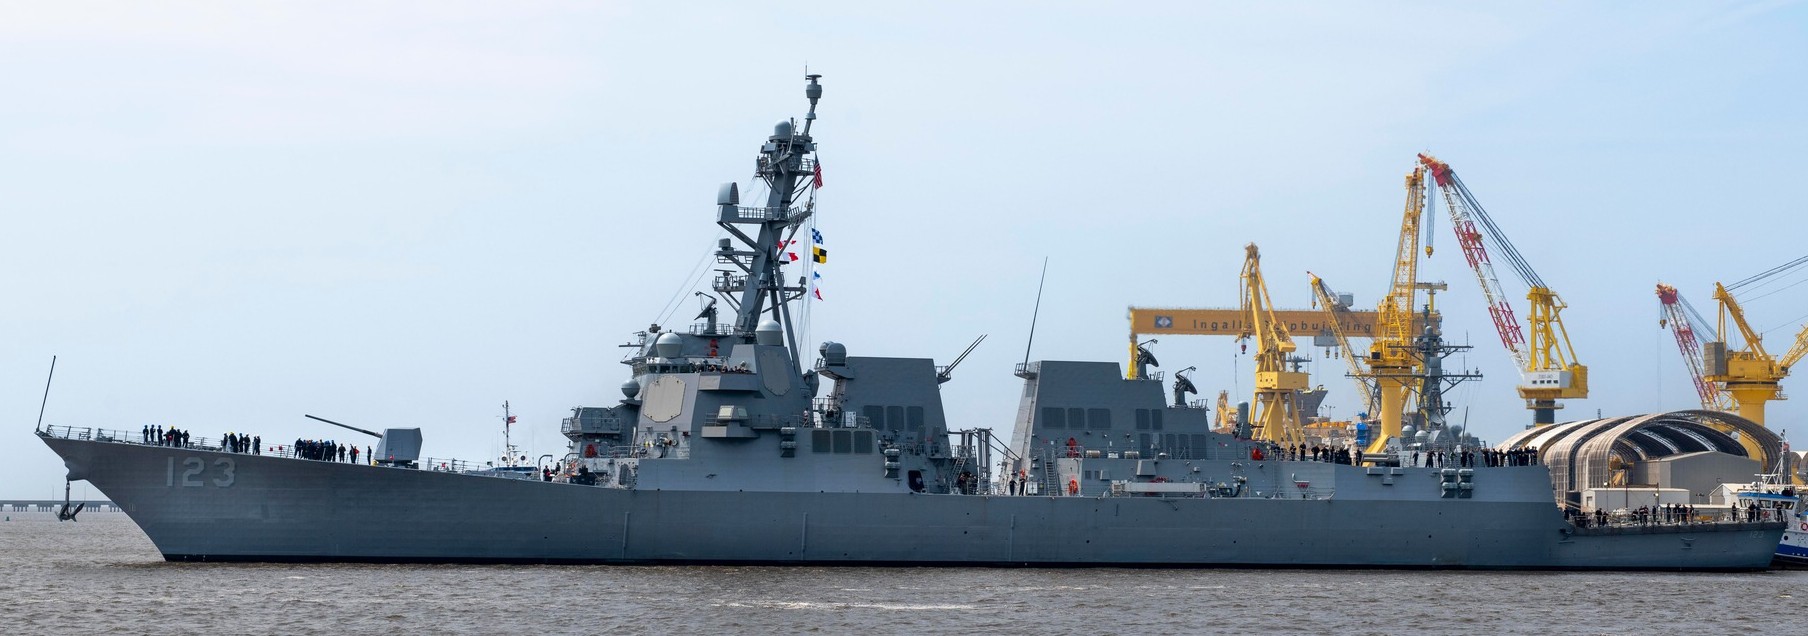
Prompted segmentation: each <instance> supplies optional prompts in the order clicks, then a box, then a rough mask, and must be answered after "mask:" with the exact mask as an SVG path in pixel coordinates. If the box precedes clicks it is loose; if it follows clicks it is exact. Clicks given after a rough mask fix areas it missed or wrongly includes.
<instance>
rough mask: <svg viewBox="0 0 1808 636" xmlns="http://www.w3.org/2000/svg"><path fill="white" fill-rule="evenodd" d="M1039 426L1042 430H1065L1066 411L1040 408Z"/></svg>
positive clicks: (1050, 407) (1049, 407)
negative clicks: (1040, 425)
mask: <svg viewBox="0 0 1808 636" xmlns="http://www.w3.org/2000/svg"><path fill="white" fill-rule="evenodd" d="M1041 424H1042V428H1048V429H1062V428H1067V410H1066V409H1058V408H1055V407H1052V406H1045V407H1042V422H1041Z"/></svg>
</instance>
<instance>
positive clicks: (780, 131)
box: [772, 119, 791, 137]
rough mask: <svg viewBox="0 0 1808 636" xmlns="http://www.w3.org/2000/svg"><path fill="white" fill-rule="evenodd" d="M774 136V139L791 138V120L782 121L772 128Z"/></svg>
mask: <svg viewBox="0 0 1808 636" xmlns="http://www.w3.org/2000/svg"><path fill="white" fill-rule="evenodd" d="M772 136H774V137H790V136H791V120H789V119H784V120H780V121H779V122H778V123H777V124H775V125H773V126H772Z"/></svg>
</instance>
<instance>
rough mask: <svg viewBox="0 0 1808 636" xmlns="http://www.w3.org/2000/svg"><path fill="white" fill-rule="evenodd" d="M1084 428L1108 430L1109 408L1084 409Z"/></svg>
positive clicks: (1109, 423) (1109, 425) (1109, 421)
mask: <svg viewBox="0 0 1808 636" xmlns="http://www.w3.org/2000/svg"><path fill="white" fill-rule="evenodd" d="M1086 428H1090V429H1093V430H1095V431H1096V430H1109V429H1110V428H1111V409H1086Z"/></svg>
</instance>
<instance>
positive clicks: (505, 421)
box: [502, 400, 516, 466]
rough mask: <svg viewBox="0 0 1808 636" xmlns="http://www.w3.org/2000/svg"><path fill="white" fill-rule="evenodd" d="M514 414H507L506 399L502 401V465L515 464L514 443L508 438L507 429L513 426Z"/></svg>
mask: <svg viewBox="0 0 1808 636" xmlns="http://www.w3.org/2000/svg"><path fill="white" fill-rule="evenodd" d="M514 423H515V416H513V415H510V414H509V403H508V400H503V401H502V465H504V466H514V465H515V455H516V452H515V443H514V442H512V441H510V440H509V431H510V430H511V429H513V428H515V427H514V426H513V425H514Z"/></svg>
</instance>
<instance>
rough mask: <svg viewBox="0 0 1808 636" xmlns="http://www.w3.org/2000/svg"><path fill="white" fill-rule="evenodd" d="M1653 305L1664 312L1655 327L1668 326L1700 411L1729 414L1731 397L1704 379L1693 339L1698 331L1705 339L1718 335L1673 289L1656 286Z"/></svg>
mask: <svg viewBox="0 0 1808 636" xmlns="http://www.w3.org/2000/svg"><path fill="white" fill-rule="evenodd" d="M1657 302H1658V305H1659V307H1660V308H1662V310H1663V312H1664V319H1663V320H1661V321H1659V322H1658V324H1659V326H1663V325H1668V326H1669V327H1670V333H1671V334H1673V335H1675V336H1676V348H1677V349H1680V350H1681V351H1682V361H1683V364H1684V365H1686V366H1688V367H1689V379H1691V380H1693V381H1694V382H1695V394H1696V395H1697V396H1698V397H1700V398H1701V408H1704V409H1708V410H1710V411H1726V412H1732V411H1733V410H1734V406H1733V402H1732V396H1730V395H1728V394H1727V393H1726V392H1725V391H1722V390H1720V384H1719V383H1717V382H1710V381H1708V379H1707V377H1706V373H1705V372H1704V370H1703V367H1702V361H1701V340H1700V339H1699V338H1697V337H1696V336H1695V334H1696V333H1697V332H1699V331H1706V332H1708V337H1709V338H1711V339H1713V340H1719V339H1720V337H1719V335H1718V334H1715V333H1714V331H1713V327H1711V326H1709V325H1708V324H1707V321H1706V320H1703V319H1702V318H1701V315H1700V314H1699V313H1696V312H1695V308H1694V307H1692V306H1690V305H1689V301H1687V300H1685V299H1683V297H1682V293H1681V292H1678V291H1676V288H1675V287H1671V286H1669V285H1665V284H1663V283H1658V284H1657Z"/></svg>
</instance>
